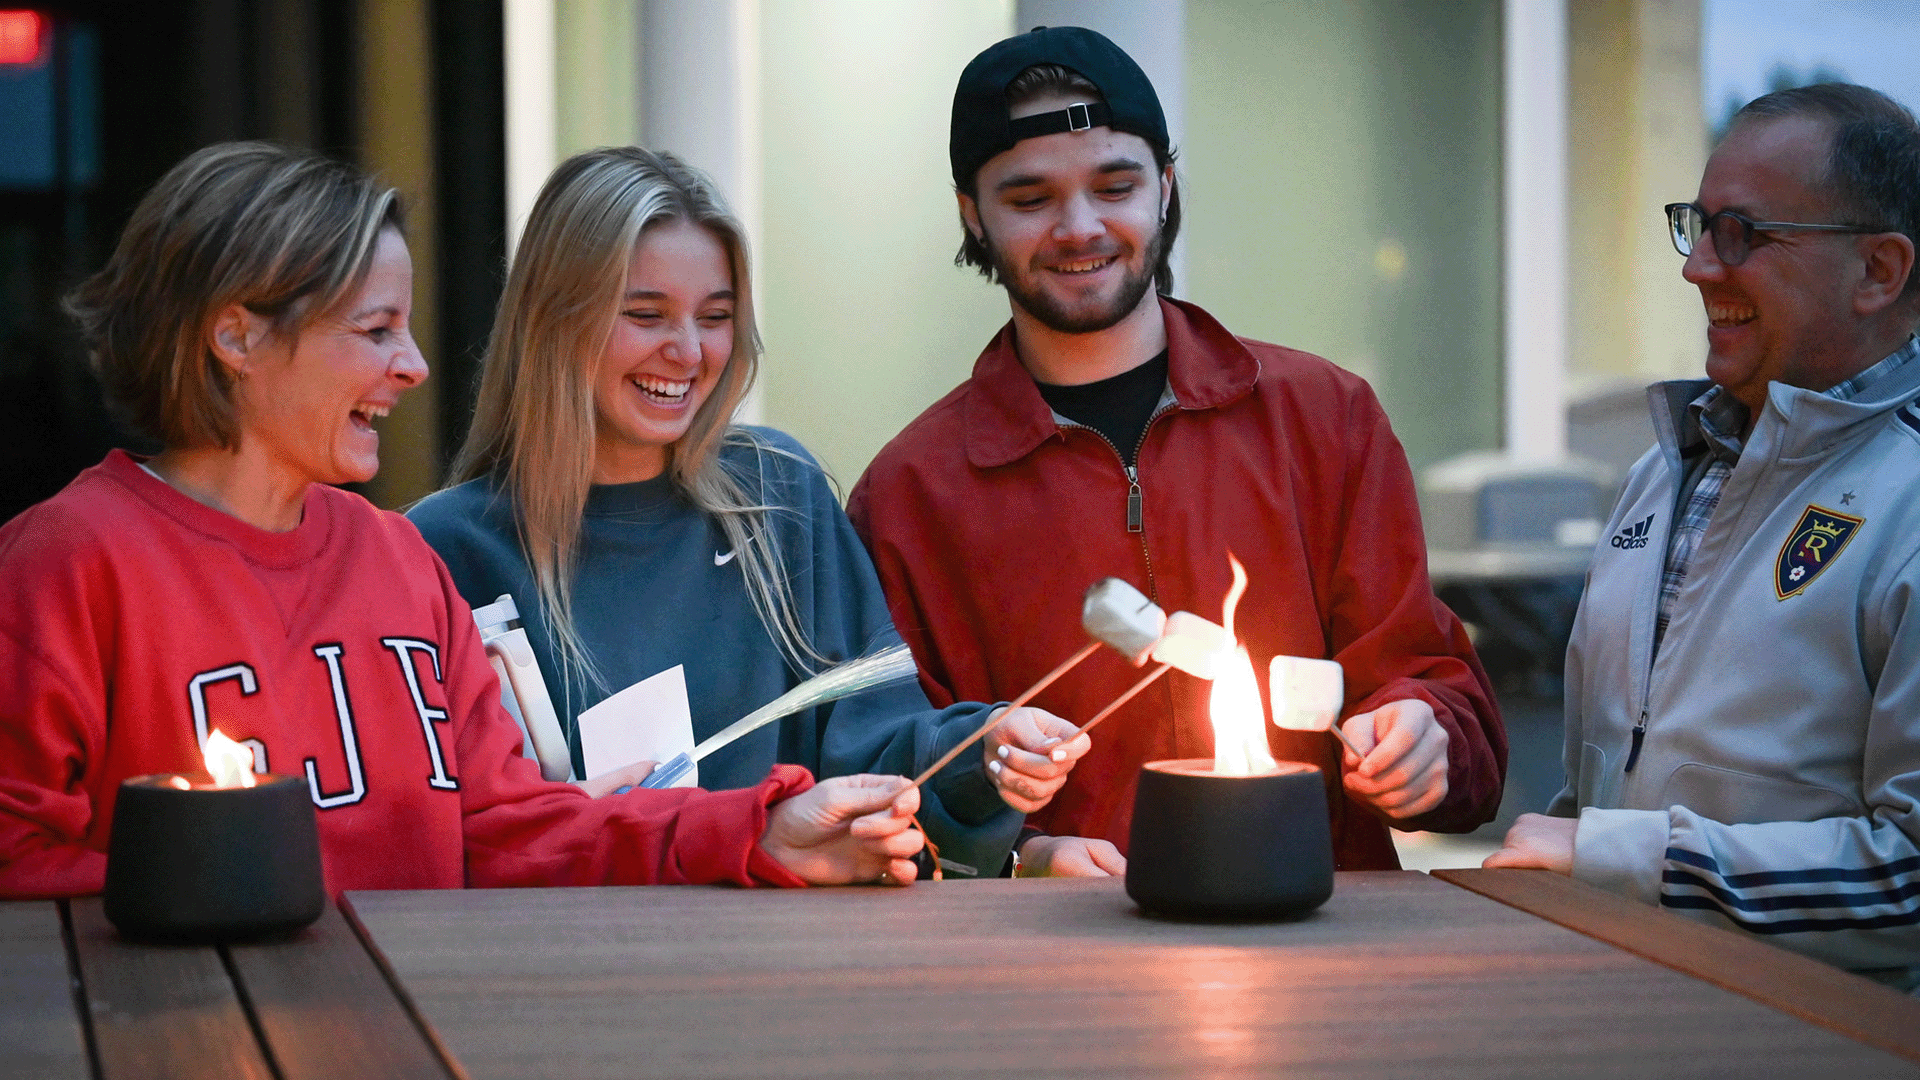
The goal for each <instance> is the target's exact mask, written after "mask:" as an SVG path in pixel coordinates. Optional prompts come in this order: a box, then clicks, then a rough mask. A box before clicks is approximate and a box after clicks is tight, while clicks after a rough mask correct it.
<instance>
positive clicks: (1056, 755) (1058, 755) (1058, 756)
mask: <svg viewBox="0 0 1920 1080" xmlns="http://www.w3.org/2000/svg"><path fill="white" fill-rule="evenodd" d="M1049 756H1050V757H1052V758H1053V760H1055V761H1065V760H1067V752H1066V751H1065V750H1055V751H1054V752H1053V753H1052V754H1050V755H1049Z"/></svg>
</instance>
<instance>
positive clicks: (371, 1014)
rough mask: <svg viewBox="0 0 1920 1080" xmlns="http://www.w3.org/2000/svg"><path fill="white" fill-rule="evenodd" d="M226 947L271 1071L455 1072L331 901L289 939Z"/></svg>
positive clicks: (299, 1076)
mask: <svg viewBox="0 0 1920 1080" xmlns="http://www.w3.org/2000/svg"><path fill="white" fill-rule="evenodd" d="M227 955H228V956H229V957H230V958H231V959H232V962H233V970H234V974H235V976H236V977H237V978H238V980H239V982H240V986H241V989H242V990H243V991H244V992H245V996H246V1002H247V1004H248V1005H249V1006H250V1007H251V1009H252V1011H253V1016H254V1020H255V1022H256V1023H258V1024H259V1027H260V1032H261V1035H262V1036H263V1037H264V1038H265V1040H266V1043H267V1046H268V1047H269V1048H270V1049H271V1052H272V1055H273V1060H274V1064H275V1065H276V1066H278V1068H279V1070H280V1076H281V1080H339V1078H341V1077H353V1078H354V1080H384V1078H388V1077H393V1078H400V1077H407V1078H414V1077H442V1078H444V1077H447V1076H449V1075H455V1074H454V1073H452V1072H451V1071H450V1070H449V1069H448V1067H447V1064H446V1062H444V1061H442V1060H441V1058H440V1056H439V1055H438V1054H437V1053H436V1052H435V1049H434V1047H433V1046H432V1045H431V1044H430V1043H429V1042H428V1040H427V1038H426V1037H425V1036H424V1034H423V1032H422V1030H421V1027H420V1025H419V1024H418V1023H417V1022H416V1018H415V1017H414V1015H413V1014H412V1013H411V1012H410V1011H409V1010H408V1009H407V1008H406V1006H405V1005H403V1004H402V1003H401V1001H400V999H399V998H398V997H396V996H395V992H394V988H393V987H392V986H391V985H390V984H389V983H388V981H387V977H386V975H385V974H383V973H382V972H381V970H380V968H379V966H378V965H377V964H376V963H375V961H374V959H373V957H372V956H370V955H369V954H368V952H367V949H366V947H365V946H364V945H363V944H362V943H361V941H360V938H359V936H358V935H357V934H355V933H354V931H353V928H352V927H351V926H349V925H348V924H347V920H346V919H345V918H344V917H342V915H341V913H340V912H339V911H338V910H336V909H335V908H333V907H332V906H331V905H329V906H328V908H327V911H326V913H325V914H323V915H322V916H321V917H320V921H318V922H316V923H315V924H314V925H313V926H311V927H308V928H307V929H306V930H304V931H302V932H301V933H300V934H298V935H296V936H295V937H294V938H293V939H292V940H289V941H284V942H271V943H265V944H256V945H232V946H228V947H227Z"/></svg>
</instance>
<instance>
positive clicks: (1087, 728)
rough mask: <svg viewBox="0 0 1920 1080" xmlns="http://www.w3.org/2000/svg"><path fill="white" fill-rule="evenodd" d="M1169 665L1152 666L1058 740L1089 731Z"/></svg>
mask: <svg viewBox="0 0 1920 1080" xmlns="http://www.w3.org/2000/svg"><path fill="white" fill-rule="evenodd" d="M1171 667H1173V665H1172V664H1161V665H1160V666H1159V667H1157V668H1154V669H1153V670H1152V671H1149V672H1147V674H1146V677H1144V678H1142V679H1141V680H1140V681H1139V682H1137V683H1134V684H1133V685H1132V686H1130V687H1128V688H1127V692H1126V693H1124V694H1121V695H1120V696H1119V697H1117V698H1114V699H1113V703H1112V704H1110V705H1108V706H1107V707H1106V708H1104V709H1101V710H1100V711H1099V712H1097V713H1095V714H1094V717H1093V719H1091V720H1089V721H1087V722H1086V723H1085V724H1083V725H1081V727H1080V730H1079V731H1076V732H1074V733H1073V734H1072V735H1069V736H1067V737H1066V739H1061V740H1060V741H1061V742H1066V741H1067V739H1073V738H1077V737H1079V736H1081V735H1085V734H1086V733H1087V732H1089V731H1092V730H1093V726H1094V725H1095V724H1098V723H1099V722H1100V721H1102V720H1105V719H1106V718H1107V717H1109V716H1112V715H1113V714H1114V713H1116V712H1119V711H1120V706H1122V705H1125V704H1126V703H1127V702H1129V701H1132V700H1133V699H1134V697H1135V696H1136V695H1138V694H1139V693H1140V691H1142V690H1145V689H1146V688H1147V687H1149V686H1151V685H1153V680H1155V679H1157V678H1159V677H1160V676H1162V675H1165V674H1166V673H1167V670H1168V669H1169V668H1171Z"/></svg>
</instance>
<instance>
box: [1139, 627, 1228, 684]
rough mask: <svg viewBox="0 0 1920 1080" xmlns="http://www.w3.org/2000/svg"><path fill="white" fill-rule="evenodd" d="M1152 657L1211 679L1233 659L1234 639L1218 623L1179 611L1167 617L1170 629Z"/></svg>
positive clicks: (1193, 674)
mask: <svg viewBox="0 0 1920 1080" xmlns="http://www.w3.org/2000/svg"><path fill="white" fill-rule="evenodd" d="M1148 655H1150V656H1152V657H1153V658H1154V659H1155V660H1157V661H1159V662H1160V663H1162V664H1172V665H1173V666H1174V667H1177V668H1179V669H1180V670H1181V671H1184V672H1186V673H1187V674H1189V675H1192V676H1194V677H1195V678H1200V679H1211V678H1213V677H1214V676H1215V675H1216V674H1218V673H1219V671H1220V662H1221V661H1222V660H1224V659H1228V658H1230V657H1232V656H1233V638H1232V637H1230V636H1229V635H1228V634H1227V631H1226V628H1225V627H1223V626H1221V625H1220V624H1218V623H1212V622H1208V621H1207V620H1205V619H1203V618H1201V617H1200V616H1198V615H1195V614H1194V613H1193V612H1191V611H1176V612H1174V613H1173V614H1171V615H1169V616H1167V627H1166V630H1165V631H1164V632H1163V633H1162V634H1161V635H1160V640H1159V641H1157V642H1155V643H1154V645H1153V651H1152V652H1150V653H1149V654H1148Z"/></svg>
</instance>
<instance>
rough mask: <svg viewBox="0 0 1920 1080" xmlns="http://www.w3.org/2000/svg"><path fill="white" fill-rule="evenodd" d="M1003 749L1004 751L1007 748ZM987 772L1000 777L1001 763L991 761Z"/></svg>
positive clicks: (988, 763)
mask: <svg viewBox="0 0 1920 1080" xmlns="http://www.w3.org/2000/svg"><path fill="white" fill-rule="evenodd" d="M1001 749H1003V750H1004V749H1006V748H1005V747H1001ZM987 771H988V772H990V773H992V774H993V775H995V776H999V775H1000V763H999V762H997V761H989V762H987Z"/></svg>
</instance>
